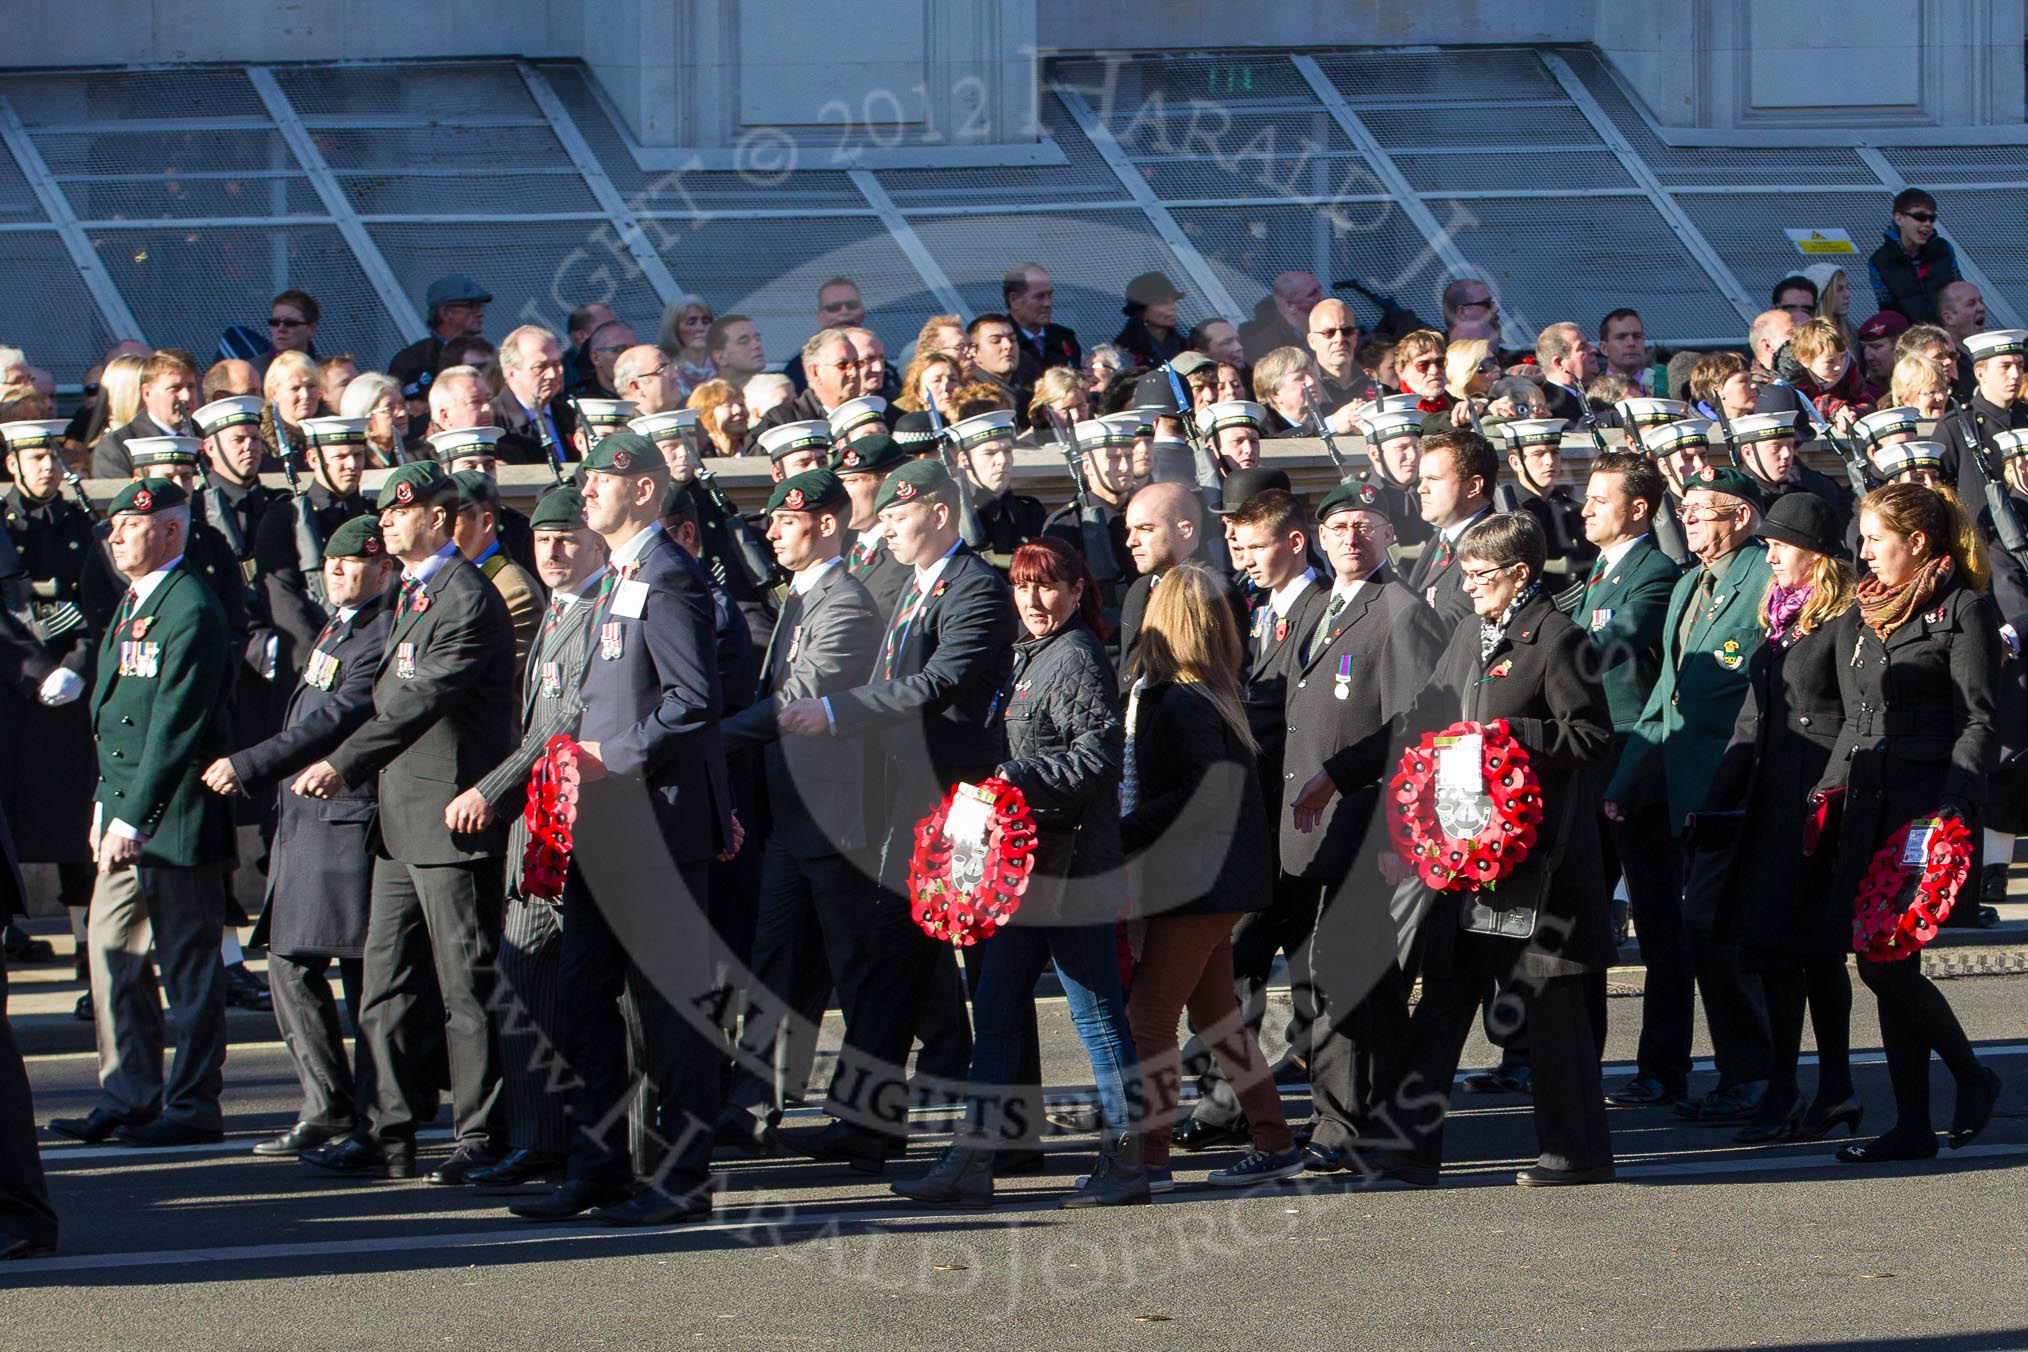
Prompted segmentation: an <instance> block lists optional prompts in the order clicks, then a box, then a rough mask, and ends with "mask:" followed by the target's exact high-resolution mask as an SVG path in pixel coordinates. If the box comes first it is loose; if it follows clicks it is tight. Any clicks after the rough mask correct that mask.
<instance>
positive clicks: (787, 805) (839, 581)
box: [725, 564, 883, 859]
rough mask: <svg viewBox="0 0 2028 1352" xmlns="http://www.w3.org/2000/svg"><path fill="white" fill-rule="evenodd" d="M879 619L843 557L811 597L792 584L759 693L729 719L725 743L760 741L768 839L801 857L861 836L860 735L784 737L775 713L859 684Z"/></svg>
mask: <svg viewBox="0 0 2028 1352" xmlns="http://www.w3.org/2000/svg"><path fill="white" fill-rule="evenodd" d="M882 628H883V623H882V617H881V615H880V613H879V611H878V610H877V609H876V608H875V606H874V603H873V598H872V596H871V595H869V594H868V593H867V590H866V588H865V587H864V586H862V585H861V584H860V583H859V581H858V580H857V579H856V578H854V577H853V576H852V575H851V573H849V572H848V571H846V569H845V566H844V565H843V564H839V565H838V566H836V567H832V568H826V569H825V570H824V573H823V575H822V577H820V578H819V579H818V581H817V583H816V584H815V585H814V586H812V587H811V588H810V592H809V595H807V596H799V595H797V594H796V593H795V592H794V591H793V590H792V591H791V592H790V593H789V596H788V598H787V599H786V600H785V601H783V602H782V617H781V620H780V621H779V623H777V625H776V626H775V633H774V638H773V639H772V641H770V642H769V644H768V651H767V658H766V661H765V663H764V664H763V665H764V669H765V675H764V677H763V678H762V685H761V697H760V699H758V700H757V701H755V702H754V703H753V704H752V705H751V706H749V707H748V708H746V709H744V710H742V711H741V712H740V713H739V714H737V715H735V716H734V717H732V718H729V719H727V720H726V722H725V738H726V743H727V745H728V746H733V747H737V746H741V745H752V744H755V743H761V744H764V745H765V746H766V748H767V750H766V752H765V755H764V762H765V774H766V778H767V793H768V804H769V807H770V808H771V809H772V813H773V831H772V834H771V837H770V838H771V839H773V840H774V841H776V842H778V843H779V844H780V845H781V846H782V848H783V849H785V850H787V851H788V852H789V853H790V854H791V855H793V856H794V857H796V858H798V859H812V858H816V857H818V856H820V855H827V854H839V853H842V852H844V851H846V850H851V849H857V848H858V847H860V846H862V845H864V844H865V843H866V810H867V806H868V797H869V795H868V793H867V788H868V779H867V772H868V766H867V764H866V746H865V742H864V740H863V739H861V738H856V737H839V738H817V737H782V736H780V735H779V733H778V732H777V730H776V726H775V720H776V718H777V717H778V716H779V715H780V713H781V710H782V707H783V706H784V705H786V704H788V703H789V702H790V701H792V700H798V699H810V698H822V697H823V696H825V695H835V694H841V693H843V692H844V691H847V690H850V689H852V688H853V687H855V686H860V685H864V684H865V683H866V679H867V677H868V676H870V675H872V673H873V663H874V659H875V658H876V657H877V656H878V654H879V652H880V635H881V630H882Z"/></svg>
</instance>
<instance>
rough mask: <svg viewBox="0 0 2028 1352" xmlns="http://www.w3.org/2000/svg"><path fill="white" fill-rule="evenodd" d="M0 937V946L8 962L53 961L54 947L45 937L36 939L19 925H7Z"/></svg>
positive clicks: (54, 959) (54, 958) (54, 955)
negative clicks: (2, 936)
mask: <svg viewBox="0 0 2028 1352" xmlns="http://www.w3.org/2000/svg"><path fill="white" fill-rule="evenodd" d="M4 936H5V937H4V938H0V948H4V949H5V951H6V953H7V961H8V962H10V963H22V962H54V961H56V949H55V947H54V946H53V945H51V944H50V942H49V940H47V939H37V938H35V937H34V936H33V935H31V934H29V932H28V931H27V930H25V929H22V928H21V926H19V925H9V926H7V928H6V930H5V931H4Z"/></svg>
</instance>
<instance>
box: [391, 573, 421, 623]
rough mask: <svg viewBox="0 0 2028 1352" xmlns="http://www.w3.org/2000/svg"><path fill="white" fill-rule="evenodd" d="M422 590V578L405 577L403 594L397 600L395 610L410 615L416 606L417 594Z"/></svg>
mask: <svg viewBox="0 0 2028 1352" xmlns="http://www.w3.org/2000/svg"><path fill="white" fill-rule="evenodd" d="M422 589H423V580H422V579H421V578H419V577H409V576H407V575H403V577H402V579H401V594H400V595H399V596H397V597H396V598H395V610H396V611H397V612H399V613H400V614H403V615H406V614H408V613H409V611H410V609H412V608H413V607H414V605H415V598H416V593H417V592H420V591H421V590H422Z"/></svg>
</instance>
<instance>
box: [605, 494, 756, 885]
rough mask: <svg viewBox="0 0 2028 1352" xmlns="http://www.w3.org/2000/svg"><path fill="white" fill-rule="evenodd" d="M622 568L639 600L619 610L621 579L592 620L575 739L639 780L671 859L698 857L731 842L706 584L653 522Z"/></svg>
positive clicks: (713, 616) (623, 776) (622, 776)
mask: <svg viewBox="0 0 2028 1352" xmlns="http://www.w3.org/2000/svg"><path fill="white" fill-rule="evenodd" d="M630 571H632V573H633V578H632V580H633V581H637V582H640V583H641V584H643V585H644V586H645V587H646V594H645V598H644V599H643V600H642V601H641V603H640V606H639V613H638V614H635V615H628V614H625V613H623V610H624V607H622V606H621V605H620V604H619V601H620V599H621V588H623V587H624V586H625V582H626V579H622V580H621V581H620V582H619V583H618V584H616V586H615V588H614V590H613V592H612V593H611V594H610V596H609V597H608V598H607V600H606V602H605V603H604V604H603V605H602V606H601V608H600V611H599V613H598V614H597V615H596V616H595V617H594V622H593V626H592V630H591V655H590V657H588V658H587V659H586V661H585V673H584V685H583V687H582V696H583V704H584V712H583V714H582V716H581V717H580V718H579V721H578V739H579V740H580V741H584V742H597V743H598V744H599V756H600V758H601V759H602V760H604V761H605V763H606V768H607V769H608V770H609V771H611V772H612V775H613V776H615V777H616V778H618V779H619V780H621V781H633V782H639V783H641V784H643V785H645V787H646V788H647V790H648V794H649V800H650V802H651V804H652V805H653V808H654V813H655V820H656V822H657V823H658V825H659V826H660V828H661V832H662V839H663V842H664V843H665V844H666V846H667V847H668V850H669V857H670V859H671V860H673V861H674V862H676V863H678V864H693V863H701V862H703V861H705V860H708V859H710V858H711V857H712V856H713V855H715V854H717V853H718V852H719V851H720V850H723V849H726V848H728V847H729V846H730V845H731V844H732V807H733V800H732V784H731V779H730V777H729V774H728V771H727V768H726V763H725V744H724V742H723V740H722V739H721V738H720V735H719V728H718V718H719V712H720V710H721V709H722V708H723V707H724V694H723V691H722V690H721V688H720V684H719V677H718V660H717V641H716V630H717V623H718V615H717V610H716V607H715V606H714V605H713V602H712V596H711V581H710V579H709V578H708V577H707V576H706V575H705V572H704V569H703V568H702V567H701V566H700V565H699V564H698V563H697V561H696V560H695V559H693V558H691V557H690V555H689V554H687V553H685V552H684V550H683V547H682V546H681V545H679V544H677V543H676V542H675V541H674V540H673V539H671V538H670V537H669V535H668V533H667V532H666V531H663V530H661V529H660V528H657V529H656V531H655V534H654V536H653V538H651V539H650V540H649V541H648V543H647V546H646V547H645V548H644V549H643V550H642V552H641V554H640V556H639V557H638V558H636V559H635V560H634V562H633V565H632V567H631V569H630ZM614 787H616V786H614V785H609V784H605V783H603V782H601V785H600V789H599V791H600V792H609V791H611V790H612V789H613V788H614ZM639 900H641V901H642V902H643V903H646V902H647V901H649V900H650V899H649V898H640V899H639Z"/></svg>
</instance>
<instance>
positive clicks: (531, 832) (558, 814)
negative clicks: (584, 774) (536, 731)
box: [521, 733, 578, 901]
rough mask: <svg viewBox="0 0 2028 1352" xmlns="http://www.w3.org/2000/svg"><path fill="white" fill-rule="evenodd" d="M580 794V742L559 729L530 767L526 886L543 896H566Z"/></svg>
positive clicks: (525, 813)
mask: <svg viewBox="0 0 2028 1352" xmlns="http://www.w3.org/2000/svg"><path fill="white" fill-rule="evenodd" d="M577 794H578V749H577V743H576V742H575V741H572V740H571V739H570V738H569V737H568V736H566V735H564V734H563V733H558V734H557V735H556V736H554V737H552V738H550V739H549V742H548V744H547V745H545V746H544V747H543V748H542V755H541V756H539V757H538V758H537V759H536V762H535V764H534V765H533V766H532V767H531V768H530V769H529V771H528V806H527V807H526V808H525V809H524V810H523V812H522V814H521V819H522V821H523V822H525V823H526V824H527V826H528V843H527V845H525V846H523V847H522V851H521V890H522V892H524V893H525V894H526V895H528V896H531V897H537V898H540V899H541V900H543V901H556V900H558V899H559V898H561V897H562V896H563V875H564V874H565V872H567V871H568V870H569V868H570V851H571V844H572V841H571V830H572V828H573V827H574V826H575V825H576V824H577Z"/></svg>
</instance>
